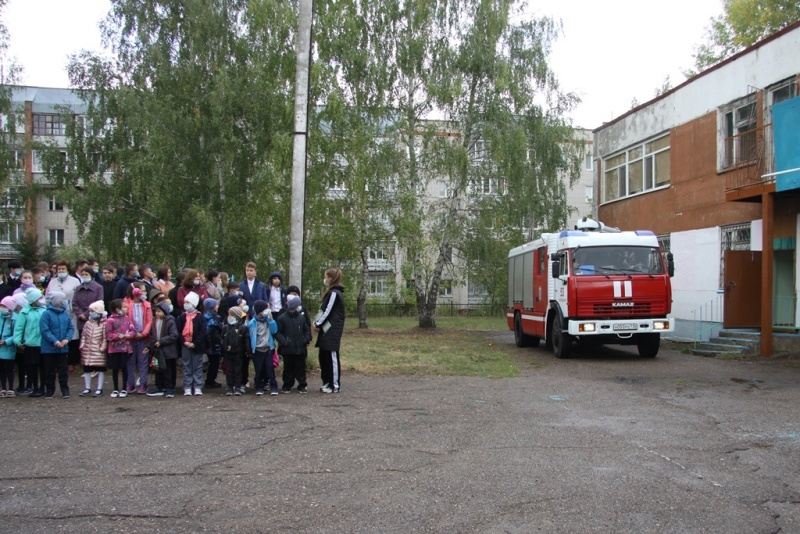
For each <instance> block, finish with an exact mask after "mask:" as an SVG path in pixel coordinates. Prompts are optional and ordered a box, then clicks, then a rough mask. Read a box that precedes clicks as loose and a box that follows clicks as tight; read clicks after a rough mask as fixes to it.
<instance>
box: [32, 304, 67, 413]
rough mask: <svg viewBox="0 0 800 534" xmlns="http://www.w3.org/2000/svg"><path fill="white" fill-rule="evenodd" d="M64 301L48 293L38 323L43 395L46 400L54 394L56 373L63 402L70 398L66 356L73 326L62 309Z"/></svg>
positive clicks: (65, 311)
mask: <svg viewBox="0 0 800 534" xmlns="http://www.w3.org/2000/svg"><path fill="white" fill-rule="evenodd" d="M65 299H66V295H64V293H62V292H60V291H51V292H50V293H49V302H48V304H47V309H46V310H45V311H44V313H42V317H41V319H40V320H39V330H40V331H41V334H42V345H41V347H42V363H43V364H44V385H45V396H46V397H47V398H48V399H52V398H53V397H55V395H56V372H57V373H58V384H59V386H60V387H61V396H62V397H63V398H65V399H68V398H69V397H70V395H69V373H68V372H67V355H68V354H69V342H70V341H71V340H72V334H73V332H74V331H75V326H74V325H73V324H72V319H70V317H69V313H67V310H66V308H65V307H64V304H65V302H64V301H65Z"/></svg>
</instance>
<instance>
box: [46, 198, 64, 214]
mask: <svg viewBox="0 0 800 534" xmlns="http://www.w3.org/2000/svg"><path fill="white" fill-rule="evenodd" d="M47 211H64V204H62V203H61V202H60V201H59V200H58V199H57V198H56V196H55V195H51V196H50V200H49V201H48V202H47Z"/></svg>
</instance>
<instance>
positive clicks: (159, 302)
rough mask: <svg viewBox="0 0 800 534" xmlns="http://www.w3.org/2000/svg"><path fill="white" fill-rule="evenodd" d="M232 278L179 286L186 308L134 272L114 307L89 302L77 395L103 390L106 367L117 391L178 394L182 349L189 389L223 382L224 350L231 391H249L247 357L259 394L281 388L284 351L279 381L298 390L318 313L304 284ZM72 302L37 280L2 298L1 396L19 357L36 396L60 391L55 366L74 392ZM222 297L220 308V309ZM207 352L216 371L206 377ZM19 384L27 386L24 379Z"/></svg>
mask: <svg viewBox="0 0 800 534" xmlns="http://www.w3.org/2000/svg"><path fill="white" fill-rule="evenodd" d="M249 265H250V264H248V266H249ZM273 274H274V273H273ZM259 284H261V285H262V286H263V285H264V284H263V283H261V282H259ZM232 285H233V287H230V285H229V288H228V292H227V294H226V295H225V296H224V297H222V298H220V299H216V298H212V297H208V296H206V298H204V299H202V302H201V294H200V292H195V291H188V292H186V293H185V294H184V295H181V296H182V297H183V299H182V301H183V302H182V305H181V306H182V309H183V311H182V312H181V313H176V311H177V310H175V309H174V307H173V305H172V302H171V300H170V299H169V297H168V296H167V295H165V294H164V293H162V292H160V291H152V290H151V292H150V295H151V296H152V300H153V302H152V303H151V302H150V301H149V299H148V286H147V285H146V284H145V283H144V282H141V281H134V282H131V283H130V284H129V286H128V288H127V291H126V295H125V297H124V298H115V299H113V300H111V301H110V303H109V305H108V309H106V305H105V303H104V302H103V300H97V301H95V302H92V303H91V304H90V305H89V306H88V309H87V310H86V311H85V313H84V314H82V315H81V319H82V320H81V327H82V328H81V331H80V345H79V347H80V358H81V364H82V367H83V371H84V373H83V380H84V390H83V391H82V393H81V394H80V395H81V396H90V395H91V396H93V397H99V396H102V395H103V390H104V384H105V374H106V373H107V372H110V373H111V378H112V382H113V390H112V391H111V394H110V396H111V397H112V398H121V397H126V396H127V395H128V394H131V393H134V392H135V393H140V394H146V395H147V396H150V397H162V396H163V397H167V398H171V397H174V395H175V389H176V385H177V367H178V366H177V361H178V358H180V360H181V363H182V368H183V382H182V386H183V394H184V395H185V396H194V395H202V394H203V389H204V387H205V388H206V389H207V388H209V387H211V388H215V387H220V388H221V387H223V386H222V385H220V384H217V383H216V381H215V378H216V374H217V371H216V370H214V372H213V376H212V373H211V365H212V363H214V362H216V363H217V365H218V364H219V362H220V360H222V362H223V365H224V369H225V375H226V382H227V383H226V386H225V395H237V396H238V395H243V394H245V391H246V386H247V385H248V384H249V380H248V370H249V365H250V361H252V362H253V367H254V370H255V377H254V381H253V384H254V386H255V387H254V389H255V393H256V395H259V396H260V395H264V394H265V393H266V392H267V391H268V392H269V393H270V395H278V394H279V389H278V383H277V379H276V375H275V368H276V367H277V366H278V365H279V363H280V357H282V358H283V377H282V378H283V387H282V391H283V392H285V393H288V392H290V391H291V390H292V389H293V387H294V386H295V384H297V391H299V392H300V393H306V392H307V391H308V384H307V381H306V358H307V352H308V350H307V347H308V345H309V343H310V342H311V339H312V334H311V328H312V323H311V318H310V317H309V315H308V314H307V313H306V312H305V311H304V310H303V307H302V305H301V304H302V303H301V299H300V296H299V289H298V288H297V287H295V286H290V287H289V288H286V289H283V288H282V287H279V284H275V287H276V288H278V289H279V291H277V292H275V293H276V295H277V298H276V297H272V296H271V293H273V292H272V291H270V292H260V291H255V293H256V294H255V295H253V294H252V293H253V291H252V289H253V283H252V280H251V283H250V285H249V286H248V285H247V280H245V281H243V282H242V286H244V287H240V286H237V285H236V284H232ZM242 289H244V290H245V291H242ZM244 293H251V295H249V296H250V297H251V298H253V297H255V296H258V297H260V298H258V299H257V300H254V301H253V306H252V309H251V307H250V306H249V305H248V304H247V299H245V298H244V296H243V294H244ZM265 293H266V294H265ZM203 296H205V295H203ZM264 297H266V298H264ZM68 305H69V302H67V301H66V300H65V295H64V293H61V292H58V291H53V292H50V291H49V290H48V293H47V295H46V296H43V294H42V291H41V290H39V289H38V288H36V287H29V288H26V289H25V290H24V291H21V292H18V293H16V294H14V295H13V296H7V297H5V298H3V299H2V300H0V388H1V389H0V397H13V396H15V389H14V362H15V358H16V359H17V361H18V364H20V365H24V366H25V373H24V375H25V376H26V377H27V380H28V382H29V384H28V386H29V388H30V393H29V396H32V397H38V396H46V397H47V398H53V397H54V396H55V392H56V388H55V378H56V375H57V376H58V380H59V385H60V389H61V395H62V397H64V398H69V397H70V391H69V384H68V370H67V353H68V350H69V349H68V345H69V342H70V340H72V338H73V332H74V325H73V322H72V321H71V320H70V318H69V315H68V314H67V308H68ZM221 306H222V307H224V316H223V317H220V315H219V314H218V311H220V307H221ZM276 341H277V343H276ZM18 349H19V350H18ZM279 353H280V355H279ZM206 357H207V359H208V362H209V373H208V375H207V377H206V379H205V380H204V377H203V374H204V361H205V359H206ZM150 371H153V373H154V375H155V384H154V385H153V387H151V388H149V389H148V387H147V384H148V375H149V373H150ZM136 372H138V375H139V376H138V386H137V381H136V377H135V376H134V375H135V373H136ZM120 374H121V375H122V380H121V381H120ZM21 376H22V374H21ZM93 378H96V385H95V387H94V389H92V381H93ZM20 387H21V388H23V391H24V387H25V384H20ZM25 392H26V393H27V391H25Z"/></svg>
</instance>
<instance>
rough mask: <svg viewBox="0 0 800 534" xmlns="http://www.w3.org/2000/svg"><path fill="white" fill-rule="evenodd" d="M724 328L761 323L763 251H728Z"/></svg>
mask: <svg viewBox="0 0 800 534" xmlns="http://www.w3.org/2000/svg"><path fill="white" fill-rule="evenodd" d="M724 261H725V280H724V284H725V285H724V288H725V303H724V309H725V317H724V318H723V320H722V327H723V328H759V327H760V326H761V252H760V251H754V250H726V251H725V260H724Z"/></svg>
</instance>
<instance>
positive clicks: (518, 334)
mask: <svg viewBox="0 0 800 534" xmlns="http://www.w3.org/2000/svg"><path fill="white" fill-rule="evenodd" d="M514 343H516V344H517V346H518V347H538V346H539V338H538V337H536V336H529V335H528V334H526V333H525V332H523V331H522V318H521V317H520V315H519V313H516V314H514Z"/></svg>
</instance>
